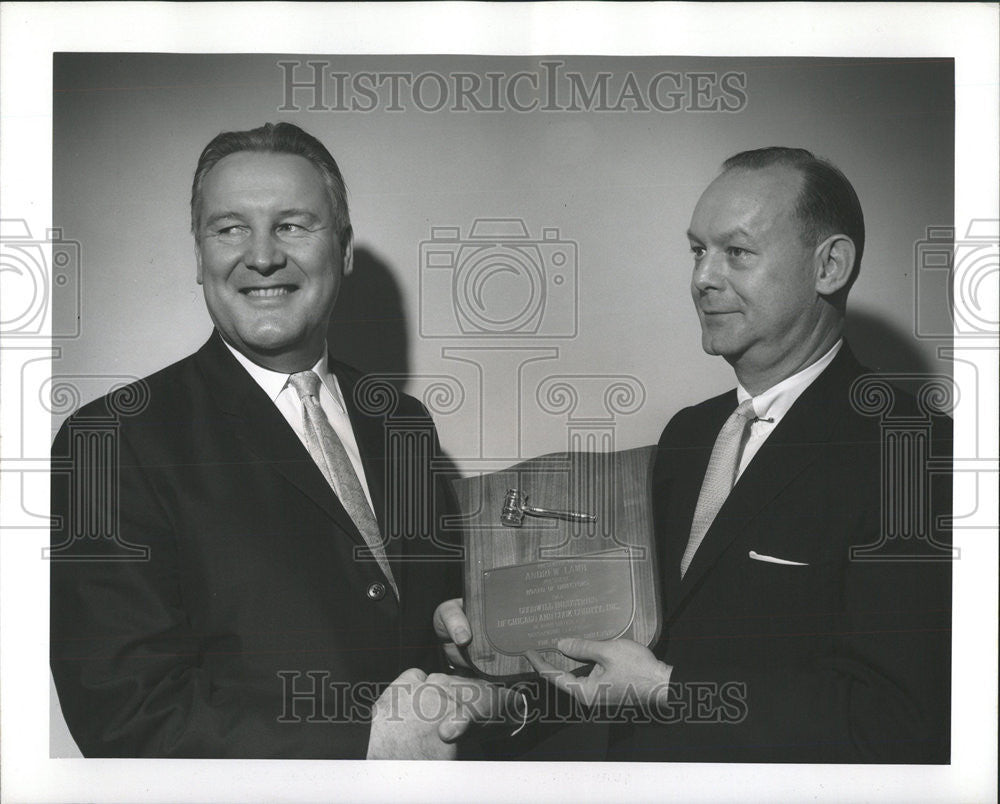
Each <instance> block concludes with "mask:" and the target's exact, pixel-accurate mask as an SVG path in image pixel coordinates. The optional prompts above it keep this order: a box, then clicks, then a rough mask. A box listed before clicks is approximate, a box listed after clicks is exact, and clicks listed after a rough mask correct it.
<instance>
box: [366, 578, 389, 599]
mask: <svg viewBox="0 0 1000 804" xmlns="http://www.w3.org/2000/svg"><path fill="white" fill-rule="evenodd" d="M367 594H368V599H369V600H381V599H382V598H383V597H385V584H384V583H382V582H381V581H375V583H373V584H369V585H368V592H367Z"/></svg>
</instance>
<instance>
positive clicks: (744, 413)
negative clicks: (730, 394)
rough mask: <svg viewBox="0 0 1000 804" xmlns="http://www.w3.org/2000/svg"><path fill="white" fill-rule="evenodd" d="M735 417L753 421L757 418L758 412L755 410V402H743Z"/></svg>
mask: <svg viewBox="0 0 1000 804" xmlns="http://www.w3.org/2000/svg"><path fill="white" fill-rule="evenodd" d="M733 415H734V416H740V417H741V418H743V419H746V420H747V421H753V420H754V419H756V418H757V414H756V412H754V409H753V400H752V399H748V400H746V401H745V402H741V403H740V406H739V407H738V408H736V410H735V411H733Z"/></svg>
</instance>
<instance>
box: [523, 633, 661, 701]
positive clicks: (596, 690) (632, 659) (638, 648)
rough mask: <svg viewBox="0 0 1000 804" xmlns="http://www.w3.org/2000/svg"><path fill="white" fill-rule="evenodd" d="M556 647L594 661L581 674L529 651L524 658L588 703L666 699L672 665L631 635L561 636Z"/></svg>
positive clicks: (562, 688) (557, 683) (548, 679)
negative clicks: (604, 637) (610, 637)
mask: <svg viewBox="0 0 1000 804" xmlns="http://www.w3.org/2000/svg"><path fill="white" fill-rule="evenodd" d="M556 647H557V648H559V650H560V652H562V653H563V654H564V655H566V656H569V657H570V658H571V659H577V660H578V661H581V662H594V668H593V670H591V671H590V674H589V675H588V676H586V677H584V678H578V677H577V676H574V675H573V674H572V673H570V672H567V671H565V670H559V669H557V668H555V667H553V666H552V665H551V664H549V663H548V662H547V661H545V660H544V659H542V657H541V656H539V655H538V654H537V653H536V652H535V651H528V653H527V654H526V656H527V659H528V661H529V662H531V666H532V667H534V668H535V670H537V671H538V674H539V675H540V676H541V677H542V678H544V679H545V680H547V681H549V682H550V683H552V684H554V685H555V686H556V687H558V688H559V689H561V690H563V691H564V692H567V693H569V694H570V695H572V696H573V697H574V698H575V699H576V700H578V701H580V702H581V703H583V704H586V705H587V706H608V705H612V706H613V705H617V704H622V703H624V704H633V705H638V706H646V705H649V704H650V703H652V702H653V701H654V700H665V699H666V695H667V685H668V683H669V682H670V673H671V670H672V669H673V668H671V667H670V666H669V665H666V664H664V663H663V662H661V661H660V660H659V659H657V658H656V657H655V656H654V655H653V653H652V651H650V650H649V648H644V647H643V646H642V645H640V644H639V643H638V642H633V641H632V640H631V639H614V640H610V641H595V640H592V639H560V640H559V642H558V643H556Z"/></svg>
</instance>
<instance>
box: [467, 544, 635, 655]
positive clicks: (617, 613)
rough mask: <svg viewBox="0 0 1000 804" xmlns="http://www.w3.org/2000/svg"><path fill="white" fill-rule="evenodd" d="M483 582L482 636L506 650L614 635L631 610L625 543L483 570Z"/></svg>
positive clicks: (520, 651)
mask: <svg viewBox="0 0 1000 804" xmlns="http://www.w3.org/2000/svg"><path fill="white" fill-rule="evenodd" d="M483 587H484V608H485V620H486V638H487V640H488V641H489V643H490V645H491V646H492V647H493V649H494V650H496V651H497V652H499V653H505V654H508V655H517V654H523V653H524V652H525V651H526V650H532V649H534V650H543V649H547V648H554V647H555V643H556V642H557V641H558V640H559V639H562V638H563V637H572V636H575V637H585V638H586V639H615V638H617V637H620V636H622V634H624V633H625V632H626V631H627V630H628V628H629V626H630V625H631V624H632V618H633V616H634V614H635V596H634V594H633V588H632V562H631V559H630V556H629V551H628V549H626V548H617V549H613V550H602V551H600V552H596V553H587V554H584V555H580V556H573V557H566V558H558V559H554V560H552V561H536V562H533V563H530V564H515V565H513V566H509V567H499V568H495V569H491V570H486V571H484V572H483Z"/></svg>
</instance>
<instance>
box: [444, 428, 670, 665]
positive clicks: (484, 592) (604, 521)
mask: <svg viewBox="0 0 1000 804" xmlns="http://www.w3.org/2000/svg"><path fill="white" fill-rule="evenodd" d="M651 457H652V451H651V449H650V448H640V449H634V450H627V451H624V452H614V453H601V454H597V453H561V454H557V455H546V456H542V457H540V458H534V459H532V460H530V461H527V462H525V463H522V464H518V465H517V466H513V467H510V468H509V469H505V470H502V471H500V472H494V473H491V474H486V475H483V476H481V477H472V478H465V479H464V480H462V481H459V482H458V483H457V484H456V493H457V494H458V496H459V498H460V501H461V504H462V510H466V511H477V514H476V515H475V516H474V517H472V518H471V520H470V521H469V522H467V523H466V566H465V608H466V613H467V614H468V618H469V622H470V624H471V626H472V632H473V636H472V641H471V643H470V644H469V645H468V648H467V652H468V658H469V660H470V662H471V664H472V666H473V667H474V669H475V670H476V671H478V672H479V673H480V674H482V675H484V676H487V677H489V678H493V679H499V680H514V679H518V678H526V677H530V676H533V675H535V672H534V669H533V668H532V666H531V664H530V662H529V661H528V660H527V658H526V657H525V654H526V652H528V651H537V652H538V653H539V654H541V655H543V656H544V658H545V659H546V660H547V661H548V662H550V663H551V664H553V665H554V666H556V667H558V668H559V669H562V670H573V669H576V668H577V667H580V666H581V663H580V662H577V661H575V660H573V659H570V658H568V657H566V656H564V655H563V654H562V653H560V652H559V651H558V649H557V648H556V643H557V642H558V640H560V639H562V638H565V637H583V638H586V639H597V640H603V639H615V638H618V637H627V638H629V639H632V640H634V641H636V642H639V643H640V644H644V645H651V644H652V643H653V642H655V640H656V639H657V637H658V635H659V627H660V607H659V590H658V582H657V580H658V579H657V573H656V571H655V556H654V553H653V538H652V515H651V512H650V508H649V494H648V480H649V466H650V461H651ZM529 502H530V503H531V505H528V503H529ZM542 506H544V507H542Z"/></svg>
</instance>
